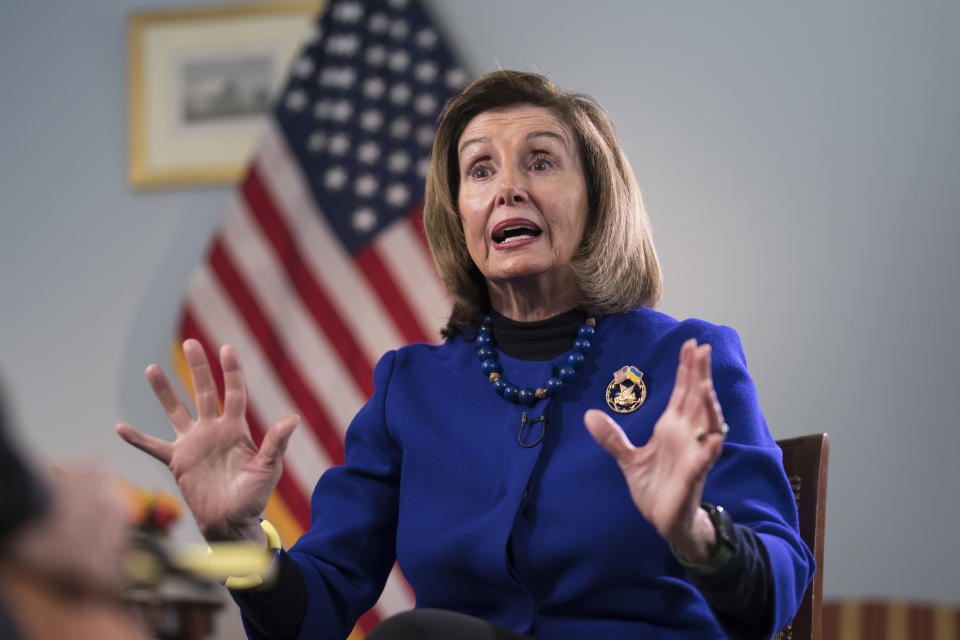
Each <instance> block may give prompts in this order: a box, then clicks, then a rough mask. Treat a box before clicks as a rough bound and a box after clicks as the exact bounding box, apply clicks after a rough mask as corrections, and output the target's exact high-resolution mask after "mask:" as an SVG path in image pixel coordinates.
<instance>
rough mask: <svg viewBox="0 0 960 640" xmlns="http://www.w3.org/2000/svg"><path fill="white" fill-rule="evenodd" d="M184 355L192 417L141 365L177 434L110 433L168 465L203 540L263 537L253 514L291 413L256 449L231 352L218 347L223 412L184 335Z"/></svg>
mask: <svg viewBox="0 0 960 640" xmlns="http://www.w3.org/2000/svg"><path fill="white" fill-rule="evenodd" d="M183 354H184V356H185V357H186V359H187V364H188V365H189V366H190V373H191V375H192V377H193V387H194V400H195V404H196V408H197V417H196V419H194V418H193V417H192V416H191V415H190V411H189V410H188V409H187V407H186V406H185V405H184V404H183V402H182V401H181V400H180V398H179V397H178V396H177V394H176V392H175V391H174V390H173V387H172V386H171V385H170V382H169V380H167V377H166V375H165V374H164V373H163V370H161V369H160V367H158V366H157V365H155V364H152V365H150V366H149V367H147V371H146V375H147V381H148V382H149V383H150V387H151V388H152V389H153V392H154V394H155V395H156V396H157V399H158V400H160V404H161V405H162V406H163V409H164V411H166V413H167V418H168V419H169V420H170V424H171V425H172V426H173V431H174V433H175V434H176V439H175V440H174V441H173V442H167V441H166V440H162V439H160V438H154V437H152V436H148V435H144V434H142V433H140V432H139V431H137V430H136V429H134V428H133V427H131V426H130V425H129V424H126V423H120V424H118V425H117V427H116V428H117V433H118V434H120V437H121V438H123V439H124V440H126V441H127V442H129V443H130V444H132V445H133V446H135V447H137V448H138V449H141V450H143V451H145V452H147V453H149V454H150V455H151V456H153V457H154V458H156V459H157V460H159V461H160V462H162V463H164V464H166V465H167V466H168V467H169V468H170V471H171V472H173V477H174V479H175V480H176V482H177V486H178V487H179V488H180V492H181V493H182V494H183V499H184V501H185V502H186V503H187V507H188V508H189V509H190V511H191V512H192V513H193V517H194V518H195V519H196V521H197V525H198V526H199V528H200V532H201V533H202V534H203V537H204V538H206V539H207V540H208V541H211V542H213V541H221V540H265V537H264V534H263V532H262V530H261V529H260V526H259V520H258V518H259V515H260V513H261V512H262V511H263V509H264V507H265V506H266V504H267V500H268V499H269V497H270V493H271V492H272V491H273V489H274V487H275V486H276V485H277V482H278V481H279V479H280V473H281V471H282V468H283V467H282V465H283V452H284V451H285V450H286V447H287V443H288V442H289V440H290V436H291V435H292V434H293V430H294V429H295V428H296V426H297V424H298V423H299V418H298V417H297V416H293V415H291V416H286V417H285V418H281V419H280V420H278V421H277V422H275V423H274V424H273V426H272V427H271V428H270V429H269V431H267V434H266V435H265V436H264V439H263V442H262V445H261V447H260V448H259V449H258V448H257V445H256V444H255V443H254V441H253V438H252V437H251V436H250V428H249V427H248V426H247V422H246V419H245V417H244V415H245V413H246V407H247V389H246V383H245V382H244V376H243V369H242V368H241V367H240V359H239V358H238V356H237V352H236V350H235V349H234V348H233V347H231V346H229V345H224V346H223V347H221V348H220V364H221V367H222V369H223V382H224V401H223V414H222V415H220V412H219V409H218V405H217V387H216V384H215V382H214V379H213V374H212V372H211V370H210V363H209V362H208V361H207V357H206V355H205V354H204V351H203V347H202V346H201V345H200V343H199V342H197V341H196V340H192V339H191V340H186V341H184V343H183Z"/></svg>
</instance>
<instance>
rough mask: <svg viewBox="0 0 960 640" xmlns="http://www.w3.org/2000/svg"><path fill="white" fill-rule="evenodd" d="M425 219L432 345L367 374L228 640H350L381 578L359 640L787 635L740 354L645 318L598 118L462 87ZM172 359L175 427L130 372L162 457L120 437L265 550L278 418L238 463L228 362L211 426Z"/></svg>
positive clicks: (574, 105) (160, 380)
mask: <svg viewBox="0 0 960 640" xmlns="http://www.w3.org/2000/svg"><path fill="white" fill-rule="evenodd" d="M424 222H425V226H426V230H427V236H428V239H429V242H430V247H431V250H432V252H433V256H434V259H435V261H436V264H437V268H438V269H439V271H440V274H441V276H442V278H443V281H444V283H445V284H446V286H447V288H448V289H449V291H450V293H451V294H452V296H453V299H454V306H453V311H452V313H451V315H450V318H449V321H448V323H447V325H446V327H445V329H444V335H445V337H446V341H445V342H444V343H443V344H441V345H439V346H437V345H427V344H417V345H411V346H408V347H405V348H403V349H399V350H397V351H394V352H390V353H387V354H386V355H384V356H383V358H382V359H381V360H380V363H379V364H378V365H377V367H376V371H375V373H374V380H375V385H376V391H375V393H374V395H373V397H372V398H371V399H370V400H369V401H368V403H367V404H366V406H365V407H364V408H363V409H362V410H361V411H360V413H359V414H358V415H357V416H356V418H355V419H354V420H353V423H352V424H351V425H350V428H349V430H348V432H347V436H346V463H345V464H344V465H342V466H340V467H337V468H334V469H331V470H329V471H328V472H327V473H325V474H324V475H323V477H322V478H321V479H320V481H319V483H318V485H317V488H316V490H315V492H314V496H313V502H312V522H313V525H312V528H311V530H310V531H309V532H308V533H306V534H305V535H304V536H303V537H302V538H301V539H300V540H299V541H298V542H297V543H296V545H294V546H293V547H292V548H291V549H290V550H289V552H282V551H279V550H278V551H277V554H278V560H277V567H278V577H277V578H276V580H275V581H273V582H272V584H270V585H261V586H259V587H258V588H255V589H248V590H240V589H239V588H238V589H235V590H234V597H235V598H236V599H237V601H238V602H239V603H240V606H241V609H242V610H243V612H244V617H245V623H246V628H247V631H248V633H249V635H250V636H251V637H254V638H281V637H302V638H320V637H323V638H344V637H346V636H347V635H348V633H349V632H350V629H351V627H352V626H353V624H354V622H355V621H356V620H357V618H358V617H359V616H360V615H361V614H362V613H363V612H364V610H365V609H367V608H368V607H370V606H371V605H372V604H373V603H374V602H375V601H376V599H377V597H378V595H379V593H380V591H381V589H382V588H383V585H384V582H385V580H386V577H387V574H388V572H389V570H390V568H391V566H392V565H393V562H394V559H395V558H396V559H397V560H398V561H399V564H400V567H401V569H402V570H403V572H404V574H405V576H406V577H407V579H408V580H409V581H410V583H411V585H412V586H413V588H414V590H415V592H416V596H417V606H418V610H417V611H415V612H413V613H412V614H403V615H401V616H399V617H398V618H395V619H392V620H388V621H387V622H386V623H384V624H383V625H381V627H380V628H378V629H377V630H375V631H374V632H373V634H372V635H371V638H473V637H476V638H524V637H527V638H529V637H537V638H546V639H551V640H552V639H563V638H569V639H582V638H720V637H728V636H734V637H764V636H769V635H770V634H771V633H773V632H774V631H776V630H778V629H780V628H782V627H784V626H785V625H786V624H787V623H788V622H789V620H790V619H791V617H792V615H793V614H794V612H795V610H796V608H797V606H798V603H799V600H800V597H801V596H802V594H803V592H804V590H805V588H806V585H807V583H808V582H809V580H810V577H811V574H812V571H813V562H812V557H811V554H810V552H809V550H808V549H807V548H806V547H805V546H804V544H803V542H802V541H801V540H800V538H799V535H798V533H797V517H796V509H795V506H794V501H793V496H792V493H791V490H790V487H789V484H788V482H787V479H786V478H785V476H784V472H783V470H782V467H781V464H780V451H779V449H778V448H777V446H776V444H775V442H774V441H773V439H772V437H771V435H770V433H769V431H768V430H767V427H766V424H765V422H764V419H763V416H762V414H761V412H760V409H759V407H758V404H757V397H756V390H755V388H754V385H753V383H752V382H751V380H750V377H749V375H748V373H747V370H746V366H745V363H744V356H743V353H742V350H741V347H740V343H739V340H738V338H737V335H736V333H735V332H734V331H733V330H731V329H729V328H726V327H719V326H714V325H711V324H708V323H706V322H703V321H700V320H686V321H683V322H679V321H677V320H674V319H673V318H670V317H668V316H666V315H663V314H661V313H658V312H656V311H653V310H652V308H651V307H652V305H653V304H654V303H655V302H656V300H657V299H658V297H659V294H660V286H661V280H660V270H659V264H658V261H657V257H656V253H655V252H654V248H653V243H652V240H651V235H650V230H649V224H648V221H647V217H646V214H645V212H644V209H643V205H642V203H641V199H640V194H639V191H638V188H637V185H636V182H635V180H634V177H633V174H632V172H631V169H630V166H629V164H628V162H627V160H626V158H625V156H624V154H623V152H622V151H621V149H620V146H619V144H618V142H617V139H616V136H615V134H614V130H613V126H612V124H611V121H610V119H609V117H608V116H607V114H606V112H605V111H604V110H603V109H602V108H601V107H600V106H599V105H598V104H597V103H596V102H595V101H593V100H592V99H590V98H589V97H586V96H582V95H572V94H567V93H563V92H561V91H559V90H558V89H557V88H556V87H555V86H554V85H553V84H551V83H550V82H549V81H548V80H547V79H545V78H544V77H542V76H539V75H535V74H528V73H518V72H512V71H499V72H495V73H492V74H488V75H486V76H483V77H481V78H479V79H478V80H476V81H475V82H474V83H472V84H471V85H470V86H469V87H467V89H466V90H465V91H464V92H463V93H462V94H461V95H460V96H458V97H457V98H455V99H454V100H452V101H451V103H450V104H449V105H448V106H447V108H446V110H445V113H444V116H443V120H442V122H441V124H440V128H439V131H438V133H437V137H436V142H435V145H434V149H433V156H432V160H431V166H430V172H429V175H428V178H427V192H426V205H425V212H424ZM184 352H185V355H186V358H187V361H188V362H189V364H190V367H191V370H192V373H193V377H194V383H195V387H196V394H197V397H196V402H197V412H198V417H197V419H196V420H194V419H193V418H192V417H191V416H190V414H189V413H188V411H187V409H186V408H185V406H184V405H183V404H182V402H181V401H180V400H179V399H178V398H177V396H176V395H175V393H174V391H173V390H172V388H171V387H170V385H169V383H168V382H167V380H166V379H165V378H164V376H163V373H162V372H161V371H160V369H159V368H157V367H156V366H151V367H150V368H148V370H147V377H148V379H149V380H150V382H151V384H152V386H153V388H154V391H155V392H156V394H157V396H158V397H159V398H160V401H161V403H162V404H163V406H164V408H165V409H166V411H167V414H168V416H169V418H170V421H171V422H172V424H173V427H174V430H175V431H176V433H177V440H176V442H173V443H168V442H164V441H162V440H158V439H156V438H151V437H148V436H144V435H142V434H139V433H138V432H136V431H135V430H133V429H132V428H131V427H130V426H129V425H123V424H122V425H119V426H118V431H119V432H120V435H121V436H123V437H124V438H125V439H126V440H128V441H129V442H130V443H132V444H133V445H135V446H137V447H140V448H141V449H144V450H145V451H147V452H148V453H150V454H152V455H154V456H155V457H157V458H158V459H160V460H161V461H163V462H164V463H166V464H168V465H169V466H170V469H171V470H172V471H173V473H174V475H175V476H176V479H177V482H178V484H179V486H180V488H181V490H182V492H183V495H184V498H185V500H186V502H187V504H188V505H189V507H190V509H191V510H192V511H193V514H194V516H195V518H196V520H197V522H198V524H199V525H200V529H201V531H202V533H203V535H204V536H205V537H206V538H207V539H208V540H224V539H230V540H237V539H240V540H258V541H263V543H264V544H265V545H266V544H268V543H267V537H270V538H271V539H272V540H273V542H271V543H270V544H271V546H274V547H275V546H277V544H276V541H275V537H274V536H266V535H265V534H264V530H268V531H269V529H270V527H269V525H268V524H266V523H261V522H260V521H259V519H258V516H259V514H260V512H261V510H262V509H263V508H264V506H265V504H266V501H267V498H268V496H269V494H270V492H271V490H272V489H273V487H274V485H275V484H276V482H277V479H278V476H279V474H280V465H281V456H282V452H283V450H284V447H285V446H286V442H287V440H288V438H289V436H290V433H291V432H292V430H293V429H294V427H295V426H296V418H294V417H288V418H285V419H283V420H281V421H279V422H277V423H276V424H275V425H274V426H273V428H272V429H271V430H270V431H269V433H268V434H267V436H266V438H265V439H264V442H263V444H262V447H261V448H260V449H259V450H258V449H257V447H256V446H255V445H254V444H253V442H252V440H251V438H250V435H249V432H248V430H247V427H246V424H245V422H244V419H243V415H244V406H245V392H244V382H243V374H242V370H241V368H240V364H239V360H238V357H237V354H236V352H235V351H234V350H233V349H232V348H230V347H223V348H222V349H221V351H220V358H221V361H222V365H223V370H224V377H225V389H226V393H225V398H224V405H223V415H222V416H220V415H218V410H217V399H216V391H215V384H214V381H213V379H212V376H211V373H210V368H209V366H208V363H207V361H206V359H205V357H204V355H203V351H202V349H201V347H200V345H199V344H198V343H196V342H192V341H187V342H186V343H185V344H184ZM678 360H679V365H678ZM721 407H722V411H723V412H725V413H722V411H721ZM584 423H585V424H586V428H584V427H583V425H584ZM728 424H729V428H728V427H727V425H728ZM728 431H729V432H728ZM598 443H599V444H598ZM611 456H612V457H611ZM624 480H625V481H624ZM254 582H256V580H255V581H254ZM228 586H237V587H240V586H249V585H246V584H239V583H237V582H235V583H234V584H233V585H230V584H228ZM419 608H423V609H422V610H421V609H419Z"/></svg>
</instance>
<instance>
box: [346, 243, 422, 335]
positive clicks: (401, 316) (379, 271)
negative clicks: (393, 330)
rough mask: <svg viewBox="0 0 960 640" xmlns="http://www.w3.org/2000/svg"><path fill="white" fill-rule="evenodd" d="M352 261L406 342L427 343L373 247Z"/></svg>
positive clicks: (362, 251)
mask: <svg viewBox="0 0 960 640" xmlns="http://www.w3.org/2000/svg"><path fill="white" fill-rule="evenodd" d="M354 259H355V260H356V263H357V266H358V267H359V268H360V271H362V272H363V275H364V276H365V277H366V278H367V281H368V282H369V283H370V285H371V286H372V287H373V289H374V291H376V292H377V296H378V297H379V298H380V300H381V301H382V302H383V305H384V307H386V308H387V311H389V312H390V316H391V317H392V318H393V322H394V324H396V325H397V328H398V329H400V332H401V333H402V334H403V337H404V338H405V339H406V340H407V342H428V338H427V332H426V331H424V330H423V327H421V326H420V322H419V321H418V320H417V317H416V315H414V313H413V309H411V308H410V305H409V304H407V300H406V298H404V296H403V293H401V291H400V287H399V286H397V281H396V280H394V278H393V276H391V275H390V271H389V270H388V269H387V266H386V265H385V264H383V260H382V259H381V258H380V256H379V255H378V254H377V251H376V249H374V246H373V245H372V244H370V245H367V246H366V247H364V248H363V249H362V250H361V251H360V252H359V253H357V254H356V255H355V256H354Z"/></svg>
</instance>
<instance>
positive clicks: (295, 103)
mask: <svg viewBox="0 0 960 640" xmlns="http://www.w3.org/2000/svg"><path fill="white" fill-rule="evenodd" d="M284 104H286V106H287V109H290V111H296V112H297V113H299V112H300V111H303V108H304V107H306V106H307V94H306V92H305V91H303V90H302V89H294V90H293V91H291V92H290V93H288V94H287V99H286V101H285V102H284Z"/></svg>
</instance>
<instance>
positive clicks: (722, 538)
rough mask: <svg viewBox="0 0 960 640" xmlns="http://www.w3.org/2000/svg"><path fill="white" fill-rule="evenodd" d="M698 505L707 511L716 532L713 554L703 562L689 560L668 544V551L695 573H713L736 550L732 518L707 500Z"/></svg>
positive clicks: (727, 560)
mask: <svg viewBox="0 0 960 640" xmlns="http://www.w3.org/2000/svg"><path fill="white" fill-rule="evenodd" d="M700 506H701V507H702V508H703V510H704V511H706V512H707V515H708V516H709V517H710V522H712V523H713V528H714V530H715V531H716V533H717V548H716V549H715V550H714V552H713V555H712V556H710V557H709V558H707V560H706V561H704V562H689V561H688V560H687V559H686V558H684V557H683V554H681V553H680V551H679V550H678V549H677V548H676V547H674V546H673V545H670V551H672V552H673V556H674V557H675V558H676V559H677V562H679V563H680V564H682V565H683V566H685V567H686V568H688V569H690V570H692V571H696V572H697V573H704V574H706V573H714V572H715V571H717V570H718V569H720V567H722V566H723V565H725V564H727V562H729V560H730V558H732V557H733V556H734V554H735V553H736V552H737V536H736V532H735V531H734V529H733V519H732V518H730V514H729V513H727V512H726V510H724V508H723V507H720V506H716V505H712V504H710V503H709V502H701V503H700Z"/></svg>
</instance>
